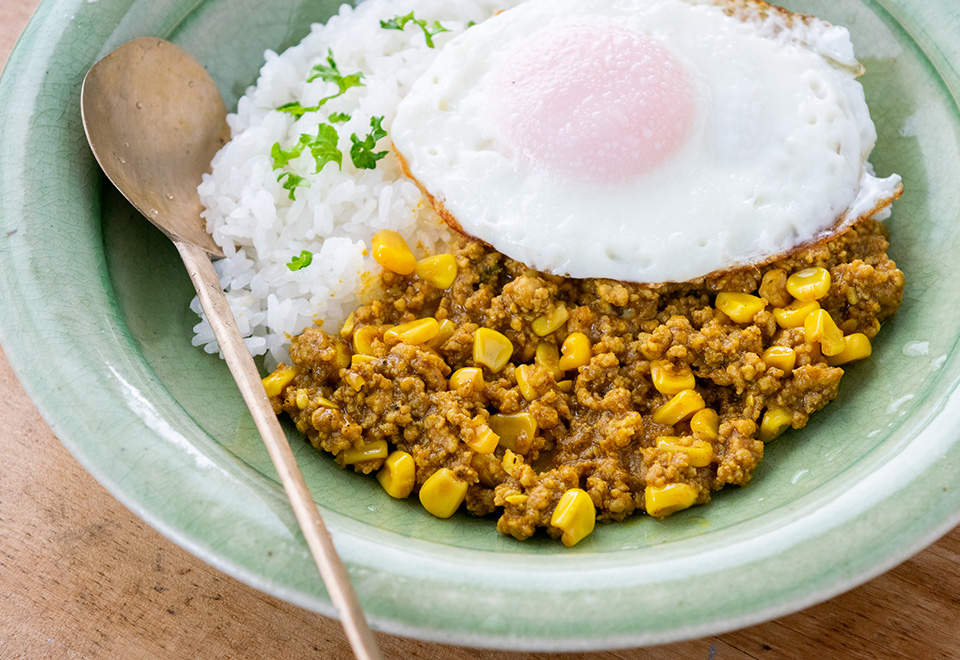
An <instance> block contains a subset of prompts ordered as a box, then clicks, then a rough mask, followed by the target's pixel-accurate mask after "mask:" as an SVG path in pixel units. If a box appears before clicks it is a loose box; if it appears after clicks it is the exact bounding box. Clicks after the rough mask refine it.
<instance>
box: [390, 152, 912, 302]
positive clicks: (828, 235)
mask: <svg viewBox="0 0 960 660" xmlns="http://www.w3.org/2000/svg"><path fill="white" fill-rule="evenodd" d="M392 151H393V153H394V155H395V156H396V158H397V161H398V162H399V163H400V168H401V169H402V170H403V174H404V176H406V177H407V178H408V179H410V180H411V181H413V182H414V183H415V184H417V187H418V188H419V189H420V192H421V193H423V196H424V197H426V198H427V201H428V202H430V205H431V206H432V207H433V210H434V211H435V212H436V214H437V215H438V216H440V219H441V220H443V221H444V222H445V223H446V224H447V225H448V226H449V227H450V228H451V229H453V230H454V231H456V232H457V233H459V234H461V235H463V236H465V237H467V238H469V239H471V240H474V241H479V242H480V243H483V244H484V245H489V246H490V248H491V249H494V250H496V247H494V246H493V245H490V244H489V243H487V242H486V241H484V240H481V239H479V238H477V237H476V236H472V235H470V233H468V232H467V231H465V230H464V229H463V226H462V225H461V224H460V223H459V222H458V221H457V219H456V217H454V215H453V214H452V213H450V211H449V210H447V208H446V207H445V206H444V205H443V202H441V201H440V200H438V199H437V198H436V197H434V195H433V194H432V193H431V192H430V191H429V190H427V188H426V186H424V185H423V184H422V183H421V182H420V180H419V179H417V177H415V176H414V175H413V173H412V172H411V171H410V167H409V165H408V164H407V159H406V158H404V157H403V154H401V153H400V151H399V150H398V149H397V148H396V145H393V148H392ZM902 194H903V184H902V183H900V184H898V185H897V189H896V190H895V191H894V194H893V196H892V197H889V198H886V199H881V200H880V201H879V202H877V204H876V205H874V207H873V208H872V209H870V210H869V211H867V212H866V213H862V214H860V215H859V216H857V217H856V218H845V217H841V220H840V222H838V224H836V225H834V226H833V227H832V228H830V229H825V230H823V231H822V232H820V233H819V234H818V235H817V236H816V237H815V238H813V239H811V240H809V241H806V242H804V243H800V244H798V245H795V246H793V247H792V248H791V249H789V250H786V251H784V252H780V253H777V254H775V255H772V256H769V257H766V258H764V259H762V260H760V261H755V262H752V263H749V264H741V265H737V266H731V267H730V268H721V269H719V270H715V271H712V272H710V273H708V274H706V275H703V276H701V277H697V278H694V279H692V280H689V282H691V283H692V282H700V281H703V280H710V279H716V278H718V277H721V276H724V275H733V274H737V273H743V272H746V271H750V270H755V269H759V268H762V267H763V266H766V265H768V264H771V263H774V262H776V261H780V260H782V259H786V258H788V257H790V256H792V255H793V254H795V253H797V252H800V251H801V250H807V249H810V248H814V247H816V246H818V245H821V244H824V243H827V242H828V241H832V240H834V239H835V238H837V237H839V236H842V235H843V234H845V233H846V232H848V231H850V229H851V227H853V226H854V225H855V224H857V223H858V222H860V221H861V220H864V219H866V218H872V217H873V216H874V215H876V214H877V213H879V212H880V211H882V210H883V209H885V208H887V207H888V206H890V205H891V204H893V202H894V200H896V199H899V198H900V196H901V195H902ZM507 256H510V255H507ZM554 274H558V273H554ZM564 277H565V276H564ZM603 279H606V278H603ZM622 281H624V282H630V280H622ZM633 284H639V285H640V286H646V287H651V288H653V287H658V286H660V285H662V284H668V282H633Z"/></svg>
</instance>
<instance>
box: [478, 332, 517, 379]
mask: <svg viewBox="0 0 960 660" xmlns="http://www.w3.org/2000/svg"><path fill="white" fill-rule="evenodd" d="M512 355H513V344H512V343H511V342H510V340H509V339H507V338H506V337H505V336H504V335H502V334H501V333H499V332H497V331H496V330H491V329H490V328H478V329H477V332H476V333H475V334H474V336H473V361H474V362H476V363H477V364H482V365H483V366H485V367H487V368H488V369H490V371H492V372H493V373H497V372H498V371H500V370H501V369H503V368H504V367H505V366H506V364H507V362H509V361H510V357H511V356H512Z"/></svg>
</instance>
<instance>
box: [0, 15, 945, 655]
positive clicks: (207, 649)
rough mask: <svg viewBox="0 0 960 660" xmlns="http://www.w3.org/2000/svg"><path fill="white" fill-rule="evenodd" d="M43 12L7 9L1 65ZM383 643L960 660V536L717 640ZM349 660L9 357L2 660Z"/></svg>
mask: <svg viewBox="0 0 960 660" xmlns="http://www.w3.org/2000/svg"><path fill="white" fill-rule="evenodd" d="M37 4H38V0H0V66H2V64H3V63H4V62H6V58H7V56H8V54H9V52H10V49H11V48H12V47H13V44H14V42H15V40H16V37H17V36H18V35H19V34H20V32H21V31H22V30H23V27H24V25H25V24H26V22H27V19H28V17H29V15H30V13H31V12H32V11H33V10H34V8H35V7H36V5H37ZM2 313H3V311H2V310H0V314H2ZM377 638H378V641H379V643H380V645H381V648H382V649H383V652H384V655H385V657H387V658H390V659H397V660H399V659H404V660H426V659H440V658H443V659H450V660H467V659H477V658H483V659H486V660H572V659H573V658H585V659H586V660H601V659H605V660H613V659H619V660H637V659H640V658H644V659H654V658H702V659H704V660H708V659H709V660H740V659H748V658H762V659H767V658H797V659H806V658H815V659H819V660H828V659H835V658H836V659H841V660H842V659H847V658H850V659H853V658H857V659H874V658H911V659H912V660H926V659H928V658H930V659H934V658H948V659H949V658H960V528H958V529H955V530H953V532H951V533H950V534H948V535H947V536H946V537H944V538H943V539H941V540H940V541H939V542H938V543H936V544H935V545H933V546H931V547H930V548H928V549H927V550H925V551H923V552H921V553H920V554H919V555H917V556H916V557H914V558H913V559H911V560H909V561H907V562H905V563H904V564H902V565H900V566H898V567H897V568H895V569H893V570H892V571H890V572H889V573H887V574H885V575H883V576H881V577H878V578H876V579H874V580H873V581H871V582H869V583H867V584H865V585H863V586H861V587H860V588H858V589H856V590H854V591H852V592H849V593H847V594H844V595H842V596H839V597H837V598H834V599H833V600H830V601H827V602H825V603H822V604H820V605H817V606H814V607H811V608H809V609H807V610H805V611H803V612H799V613H796V614H793V615H790V616H786V617H783V618H781V619H778V620H776V621H771V622H768V623H764V624H762V625H757V626H754V627H751V628H747V629H745V630H740V631H737V632H731V633H728V634H725V635H720V636H717V637H712V638H706V639H701V640H695V641H689V642H683V643H679V644H672V645H668V646H659V647H653V648H646V649H631V650H622V651H611V652H602V653H590V654H547V653H507V652H499V651H484V650H479V649H467V648H459V647H452V646H443V645H439V644H431V643H426V642H420V641H415V640H409V639H403V638H399V637H394V636H390V635H385V634H378V635H377ZM349 657H350V651H349V647H348V646H347V644H346V640H345V638H344V635H343V633H342V632H341V630H340V627H339V624H338V623H337V622H336V621H333V620H330V619H327V618H325V617H322V616H320V615H318V614H314V613H312V612H308V611H306V610H303V609H300V608H298V607H295V606H293V605H290V604H288V603H285V602H283V601H280V600H277V599H275V598H272V597H270V596H267V595H265V594H262V593H260V592H258V591H256V590H254V589H252V588H250V587H247V586H246V585H243V584H241V583H239V582H237V581H236V580H234V579H233V578H230V577H228V576H226V575H224V574H223V573H220V572H219V571H217V570H216V569H214V568H211V567H210V566H208V565H206V564H204V563H203V562H201V561H200V560H198V559H196V558H195V557H193V556H192V555H190V554H188V553H187V552H185V551H184V550H181V549H180V548H179V547H177V546H175V545H174V544H172V543H171V542H169V541H167V540H166V539H165V538H164V537H162V536H161V535H160V534H159V533H157V532H156V531H154V530H153V529H151V528H150V527H148V526H147V525H146V524H145V523H143V522H142V521H141V520H139V519H138V518H136V517H135V516H134V515H133V514H131V513H130V512H129V511H127V510H126V509H125V508H124V507H123V505H121V504H120V503H119V502H117V501H116V500H114V499H113V498H112V497H111V496H110V495H109V494H108V493H107V492H106V491H105V490H104V489H103V488H102V487H101V486H100V485H99V484H98V483H97V482H96V481H95V480H94V479H93V478H92V477H91V476H90V475H88V474H87V473H86V472H85V471H84V470H83V468H81V467H80V465H79V464H78V463H77V462H76V461H75V460H74V459H73V457H72V456H70V454H69V453H68V452H67V451H66V450H65V449H64V448H63V446H62V445H61V444H60V443H59V442H58V441H57V438H56V437H55V436H54V434H53V433H52V431H51V430H50V429H49V428H48V427H47V425H46V424H45V423H44V422H43V420H42V418H41V417H40V415H39V413H38V412H37V411H36V409H35V408H34V407H33V405H32V404H31V402H30V400H29V399H28V398H27V396H26V394H25V393H24V391H23V389H22V388H21V386H20V384H19V382H18V381H17V378H16V376H15V375H14V373H13V372H12V370H11V369H10V366H9V365H8V363H7V360H6V357H5V356H4V355H3V354H2V352H0V659H3V660H12V659H29V660H35V659H45V658H54V659H59V658H69V659H73V658H78V659H79V658H84V659H86V658H94V659H98V658H104V659H114V658H123V659H126V658H151V659H156V660H167V659H169V660H183V659H187V658H203V659H205V660H207V659H216V658H223V659H240V658H243V659H247V658H249V659H259V658H283V659H285V660H297V659H299V658H349Z"/></svg>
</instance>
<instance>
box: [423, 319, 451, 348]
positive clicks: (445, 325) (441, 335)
mask: <svg viewBox="0 0 960 660" xmlns="http://www.w3.org/2000/svg"><path fill="white" fill-rule="evenodd" d="M456 331H457V324H456V323H454V322H453V321H451V320H450V319H443V320H442V321H440V331H439V332H437V336H436V337H434V338H433V339H431V340H430V341H429V342H427V346H429V347H430V348H433V349H439V348H440V347H441V346H443V345H444V344H446V343H447V340H448V339H450V337H452V336H453V333H454V332H456Z"/></svg>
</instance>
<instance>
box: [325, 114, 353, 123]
mask: <svg viewBox="0 0 960 660" xmlns="http://www.w3.org/2000/svg"><path fill="white" fill-rule="evenodd" d="M328 119H329V121H330V123H331V124H345V123H346V122H348V121H350V115H348V114H347V113H346V112H333V113H331V114H330V117H328Z"/></svg>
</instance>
